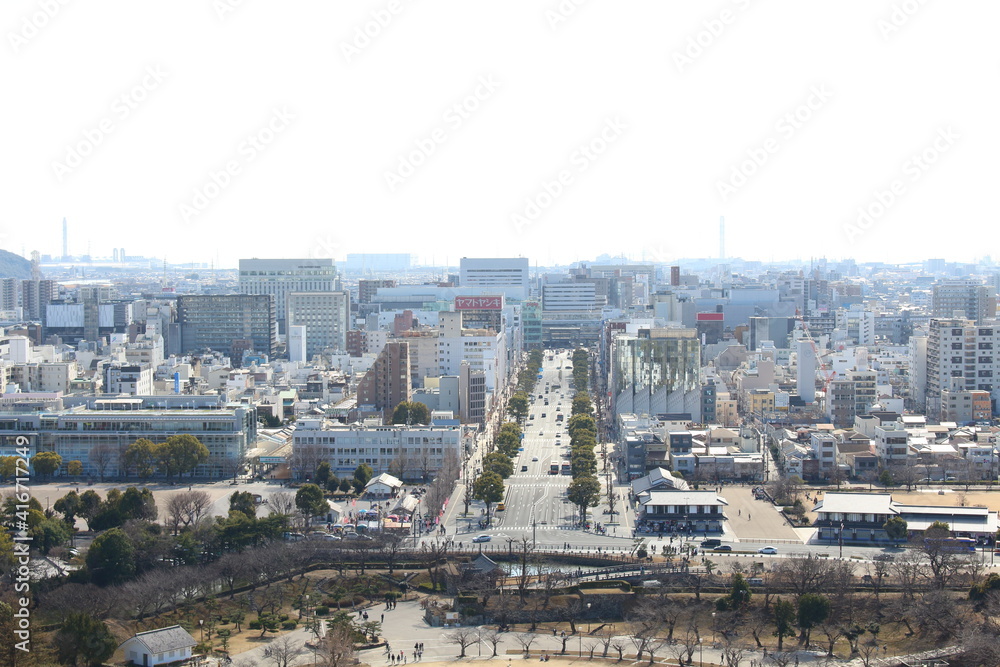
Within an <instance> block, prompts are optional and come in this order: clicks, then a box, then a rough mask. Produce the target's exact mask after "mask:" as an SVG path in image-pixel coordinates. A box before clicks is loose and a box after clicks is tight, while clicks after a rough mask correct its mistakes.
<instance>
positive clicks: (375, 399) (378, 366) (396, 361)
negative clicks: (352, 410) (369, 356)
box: [358, 342, 411, 421]
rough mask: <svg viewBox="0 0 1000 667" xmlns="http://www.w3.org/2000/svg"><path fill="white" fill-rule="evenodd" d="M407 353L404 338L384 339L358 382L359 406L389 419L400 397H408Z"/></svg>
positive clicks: (405, 399) (399, 401)
mask: <svg viewBox="0 0 1000 667" xmlns="http://www.w3.org/2000/svg"><path fill="white" fill-rule="evenodd" d="M410 395H411V385H410V357H409V346H408V345H407V344H406V343H405V342H391V343H386V344H385V347H383V348H382V351H381V352H380V353H379V355H378V358H377V359H376V360H375V363H374V364H372V367H371V368H369V369H368V372H367V373H365V376H364V377H363V378H361V382H359V383H358V408H359V409H360V410H362V411H365V410H371V411H376V410H377V411H380V412H381V413H382V416H383V419H385V420H386V421H388V420H389V419H390V418H391V417H392V411H393V410H394V409H395V408H396V406H397V405H399V404H400V403H401V402H402V401H408V400H410Z"/></svg>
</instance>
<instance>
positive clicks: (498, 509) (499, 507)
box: [497, 503, 507, 512]
mask: <svg viewBox="0 0 1000 667" xmlns="http://www.w3.org/2000/svg"><path fill="white" fill-rule="evenodd" d="M505 509H507V504H506V503H500V504H499V505H497V512H503V511H504V510H505Z"/></svg>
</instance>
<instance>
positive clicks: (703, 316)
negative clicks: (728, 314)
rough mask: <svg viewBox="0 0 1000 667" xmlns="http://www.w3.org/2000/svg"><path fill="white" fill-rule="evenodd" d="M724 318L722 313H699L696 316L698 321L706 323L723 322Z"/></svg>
mask: <svg viewBox="0 0 1000 667" xmlns="http://www.w3.org/2000/svg"><path fill="white" fill-rule="evenodd" d="M722 317H723V315H722V313H698V314H697V315H696V316H695V319H697V320H698V321H699V322H705V321H709V322H721V321H722Z"/></svg>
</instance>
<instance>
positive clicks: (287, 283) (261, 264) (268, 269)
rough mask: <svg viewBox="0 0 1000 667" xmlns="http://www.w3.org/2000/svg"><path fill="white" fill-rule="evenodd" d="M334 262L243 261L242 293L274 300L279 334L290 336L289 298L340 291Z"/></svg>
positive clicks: (291, 260)
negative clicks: (288, 319)
mask: <svg viewBox="0 0 1000 667" xmlns="http://www.w3.org/2000/svg"><path fill="white" fill-rule="evenodd" d="M338 282H339V281H338V279H337V269H336V267H335V266H334V264H333V260H332V259H256V258H254V259H241V260H240V288H239V289H240V292H241V293H242V294H254V295H270V296H272V297H274V312H275V318H276V320H277V325H278V332H279V333H281V334H285V333H287V331H286V329H285V327H286V326H287V321H286V318H287V316H288V295H289V294H292V293H293V292H335V291H337V290H338V289H339V284H338Z"/></svg>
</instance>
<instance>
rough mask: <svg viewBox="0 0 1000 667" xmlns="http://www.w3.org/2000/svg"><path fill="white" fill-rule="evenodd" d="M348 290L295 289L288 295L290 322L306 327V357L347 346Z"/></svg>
mask: <svg viewBox="0 0 1000 667" xmlns="http://www.w3.org/2000/svg"><path fill="white" fill-rule="evenodd" d="M348 300H349V299H348V296H347V292H292V293H290V294H289V295H288V326H289V327H293V326H297V325H304V326H305V327H306V358H307V359H312V358H313V355H316V354H322V352H323V350H326V349H334V350H336V351H338V352H345V351H346V350H347V326H348V310H349V304H348Z"/></svg>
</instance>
